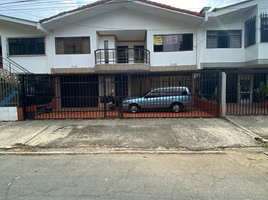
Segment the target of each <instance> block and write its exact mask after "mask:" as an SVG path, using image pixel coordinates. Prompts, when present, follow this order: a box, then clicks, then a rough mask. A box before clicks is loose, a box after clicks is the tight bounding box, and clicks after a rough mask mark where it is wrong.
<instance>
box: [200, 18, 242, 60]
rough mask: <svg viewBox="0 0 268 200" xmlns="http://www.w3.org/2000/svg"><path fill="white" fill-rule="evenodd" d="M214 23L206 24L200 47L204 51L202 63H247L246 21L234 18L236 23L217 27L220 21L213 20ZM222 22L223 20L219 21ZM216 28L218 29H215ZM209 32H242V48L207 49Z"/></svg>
mask: <svg viewBox="0 0 268 200" xmlns="http://www.w3.org/2000/svg"><path fill="white" fill-rule="evenodd" d="M212 20H213V22H211V25H210V23H209V22H208V23H206V24H205V25H204V26H205V28H204V29H203V34H202V37H203V38H201V41H200V42H199V45H200V46H201V48H200V51H202V55H201V59H200V62H203V63H213V62H216V63H218V62H221V63H229V62H245V48H244V22H243V21H244V20H243V18H242V17H240V18H239V19H235V18H233V21H238V22H234V23H226V24H225V23H224V21H223V24H221V25H218V26H217V25H216V26H217V27H216V26H215V24H217V21H218V20H215V19H212ZM219 20H221V19H219ZM215 27H216V28H215ZM208 30H241V31H242V33H241V34H242V37H241V48H207V31H208Z"/></svg>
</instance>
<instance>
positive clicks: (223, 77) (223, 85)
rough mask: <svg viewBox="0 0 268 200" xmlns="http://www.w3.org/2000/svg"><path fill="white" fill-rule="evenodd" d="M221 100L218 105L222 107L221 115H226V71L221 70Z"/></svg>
mask: <svg viewBox="0 0 268 200" xmlns="http://www.w3.org/2000/svg"><path fill="white" fill-rule="evenodd" d="M220 97H221V102H220V105H221V107H222V110H221V113H220V115H221V117H225V116H226V73H225V72H221V96H220Z"/></svg>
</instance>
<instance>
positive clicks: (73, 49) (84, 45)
mask: <svg viewBox="0 0 268 200" xmlns="http://www.w3.org/2000/svg"><path fill="white" fill-rule="evenodd" d="M56 54H90V38H89V37H58V38H56Z"/></svg>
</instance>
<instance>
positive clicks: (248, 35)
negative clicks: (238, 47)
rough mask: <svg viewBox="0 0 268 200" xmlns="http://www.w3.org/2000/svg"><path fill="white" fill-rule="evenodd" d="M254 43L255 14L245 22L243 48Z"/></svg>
mask: <svg viewBox="0 0 268 200" xmlns="http://www.w3.org/2000/svg"><path fill="white" fill-rule="evenodd" d="M254 44H256V16H253V17H252V18H250V19H249V20H247V21H246V22H245V48H247V47H250V46H252V45H254Z"/></svg>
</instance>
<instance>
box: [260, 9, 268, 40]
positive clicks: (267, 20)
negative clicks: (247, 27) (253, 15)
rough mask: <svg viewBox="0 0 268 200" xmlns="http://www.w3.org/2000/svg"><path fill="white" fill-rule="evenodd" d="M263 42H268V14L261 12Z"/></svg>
mask: <svg viewBox="0 0 268 200" xmlns="http://www.w3.org/2000/svg"><path fill="white" fill-rule="evenodd" d="M261 42H268V14H267V13H263V14H261Z"/></svg>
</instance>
